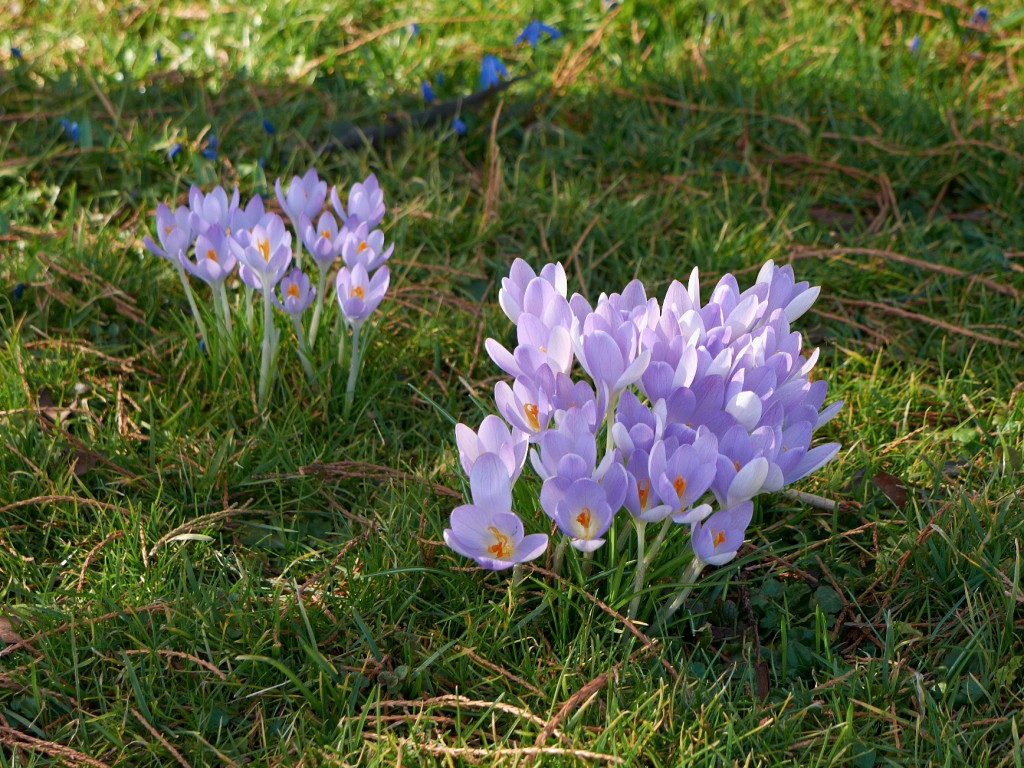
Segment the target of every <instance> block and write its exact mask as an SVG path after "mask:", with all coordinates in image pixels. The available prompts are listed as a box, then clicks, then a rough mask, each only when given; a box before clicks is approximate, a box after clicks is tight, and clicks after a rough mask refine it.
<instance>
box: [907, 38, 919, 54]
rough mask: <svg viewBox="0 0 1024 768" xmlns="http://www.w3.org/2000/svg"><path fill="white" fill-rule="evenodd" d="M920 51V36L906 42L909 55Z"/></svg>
mask: <svg viewBox="0 0 1024 768" xmlns="http://www.w3.org/2000/svg"><path fill="white" fill-rule="evenodd" d="M920 49H921V36H920V35H914V36H913V37H912V38H910V39H909V40H908V41H907V50H908V51H910V52H911V53H917V52H918V51H919V50H920Z"/></svg>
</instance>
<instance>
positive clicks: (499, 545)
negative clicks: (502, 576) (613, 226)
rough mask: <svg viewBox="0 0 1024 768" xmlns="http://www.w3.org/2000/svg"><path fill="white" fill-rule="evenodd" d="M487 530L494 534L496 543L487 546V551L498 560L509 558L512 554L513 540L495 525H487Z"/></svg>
mask: <svg viewBox="0 0 1024 768" xmlns="http://www.w3.org/2000/svg"><path fill="white" fill-rule="evenodd" d="M487 530H488V531H490V532H491V533H492V534H494V543H493V544H491V546H489V547H488V548H487V551H488V552H490V553H491V554H492V555H494V556H495V557H496V558H497V559H498V560H505V559H507V558H508V557H509V556H510V555H511V554H512V542H510V541H509V540H508V536H507V535H506V534H504V533H502V532H501V531H499V530H498V529H497V528H495V527H494V526H493V525H489V526H487Z"/></svg>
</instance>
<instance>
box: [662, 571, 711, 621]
mask: <svg viewBox="0 0 1024 768" xmlns="http://www.w3.org/2000/svg"><path fill="white" fill-rule="evenodd" d="M705 565H706V564H705V562H704V561H703V560H701V559H700V558H699V557H697V556H696V555H694V556H693V560H691V561H690V564H689V565H687V566H686V568H685V569H684V570H683V575H682V576H680V577H679V581H680V583H681V584H685V585H686V586H685V587H683V588H682V589H681V590H679V591H678V592H677V593H676V596H675V597H673V598H672V602H670V603H669V604H668V605H667V606H665V610H664V611H662V613H661V615H660V616H659V617H658V621H657V623H656V627H660V626H662V625H664V624H665V623H666V622H668V620H669V619H671V618H672V616H673V614H675V612H676V611H678V610H679V606H681V605H682V604H683V603H684V602H686V598H688V597H689V596H690V593H691V592H692V591H693V587H694V584H695V583H696V581H697V577H698V576H700V572H701V571H703V570H704V566H705Z"/></svg>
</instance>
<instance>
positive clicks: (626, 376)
mask: <svg viewBox="0 0 1024 768" xmlns="http://www.w3.org/2000/svg"><path fill="white" fill-rule="evenodd" d="M572 342H573V347H574V349H575V351H576V357H577V358H578V359H579V361H580V365H582V366H583V370H585V371H586V372H587V373H588V374H589V375H590V378H591V379H593V381H594V384H595V385H597V388H598V389H599V390H600V391H601V392H602V393H603V394H604V395H605V397H606V398H607V399H608V401H609V402H614V400H615V398H616V397H618V395H619V393H620V392H622V391H623V390H624V389H625V388H626V387H628V386H630V385H631V384H635V383H636V381H637V380H638V379H639V378H640V376H641V375H642V374H643V372H644V370H645V369H646V368H647V364H648V363H649V362H650V359H651V351H650V350H649V349H644V350H640V349H639V334H638V332H637V329H636V327H635V326H634V325H632V324H631V323H624V324H619V325H617V326H613V325H611V324H610V323H606V322H603V318H600V317H599V316H598V315H596V314H592V315H591V316H590V317H588V318H587V320H586V321H585V322H584V323H583V324H580V323H579V322H578V321H574V322H573V327H572Z"/></svg>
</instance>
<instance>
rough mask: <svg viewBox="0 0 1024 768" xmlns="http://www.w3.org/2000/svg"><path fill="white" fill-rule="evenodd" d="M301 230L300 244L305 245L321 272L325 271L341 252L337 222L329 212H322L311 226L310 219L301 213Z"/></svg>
mask: <svg viewBox="0 0 1024 768" xmlns="http://www.w3.org/2000/svg"><path fill="white" fill-rule="evenodd" d="M300 226H301V231H302V244H303V245H305V246H306V250H307V251H309V255H310V256H312V257H313V261H315V262H316V265H317V267H319V268H320V271H321V272H327V271H328V270H329V269H330V268H331V265H332V264H334V260H335V259H336V258H338V254H339V253H340V252H341V243H342V240H341V238H340V237H339V236H338V235H339V232H338V223H337V222H336V221H335V220H334V217H333V216H331V214H330V213H328V212H326V211H325V212H324V213H322V214H321V215H320V220H319V221H317V223H316V226H315V227H314V226H313V222H312V220H311V219H310V218H309V217H308V216H306V215H305V214H303V215H302V218H301V219H300Z"/></svg>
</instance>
